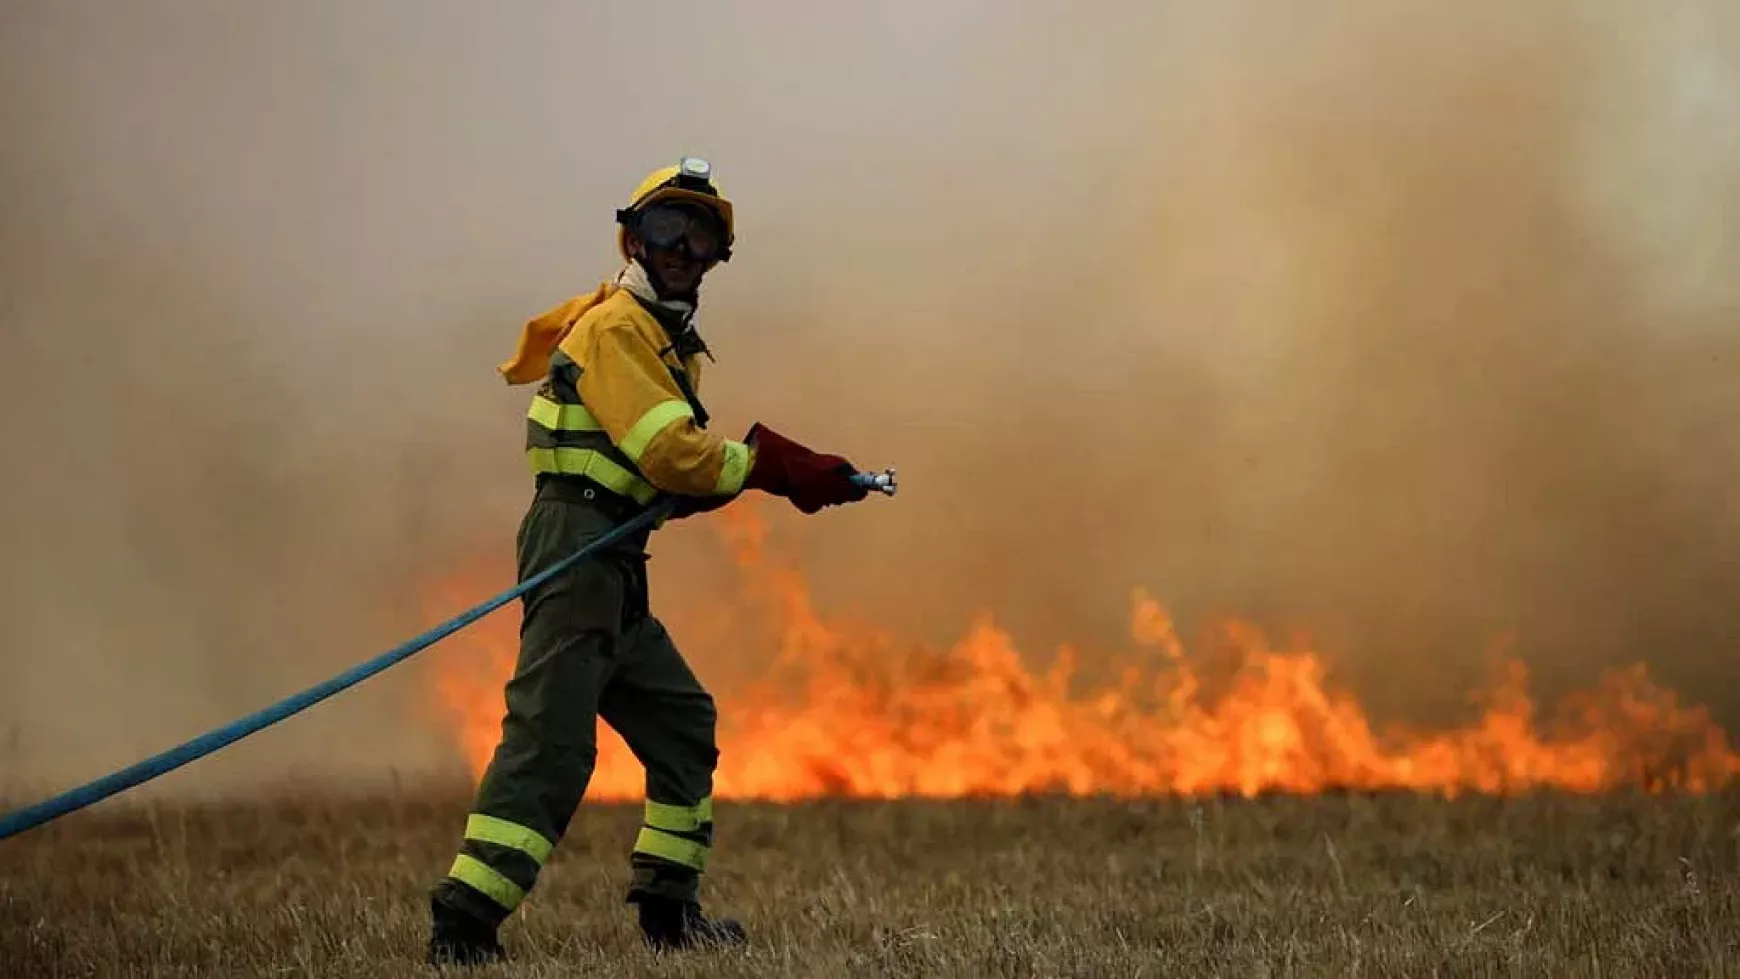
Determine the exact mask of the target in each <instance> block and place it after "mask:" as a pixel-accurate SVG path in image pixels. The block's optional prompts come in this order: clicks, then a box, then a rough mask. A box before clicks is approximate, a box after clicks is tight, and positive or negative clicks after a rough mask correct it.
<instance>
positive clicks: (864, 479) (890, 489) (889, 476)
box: [852, 466, 899, 496]
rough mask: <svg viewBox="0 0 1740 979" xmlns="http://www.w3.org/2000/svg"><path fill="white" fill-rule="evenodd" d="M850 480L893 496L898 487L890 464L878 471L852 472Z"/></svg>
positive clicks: (876, 491) (873, 490) (871, 489)
mask: <svg viewBox="0 0 1740 979" xmlns="http://www.w3.org/2000/svg"><path fill="white" fill-rule="evenodd" d="M852 482H854V483H857V484H858V485H859V486H862V487H864V488H865V489H868V490H870V491H872V492H875V493H881V494H883V495H884V496H893V495H894V493H895V491H896V490H897V489H898V488H899V487H898V485H897V484H896V483H895V480H894V467H892V466H890V467H888V468H887V469H884V470H882V471H881V472H879V473H868V472H858V473H853V474H852Z"/></svg>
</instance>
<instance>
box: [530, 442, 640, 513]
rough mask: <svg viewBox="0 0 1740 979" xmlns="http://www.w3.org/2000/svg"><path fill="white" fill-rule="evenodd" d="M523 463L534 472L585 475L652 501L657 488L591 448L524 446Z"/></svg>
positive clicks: (635, 498) (603, 484) (637, 498)
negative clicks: (525, 447) (531, 447)
mask: <svg viewBox="0 0 1740 979" xmlns="http://www.w3.org/2000/svg"><path fill="white" fill-rule="evenodd" d="M526 462H527V463H528V464H529V465H530V466H531V469H532V472H534V473H560V474H562V475H565V476H585V477H587V478H588V479H591V480H594V481H595V482H597V483H598V484H599V485H600V486H603V487H604V488H605V489H608V490H611V491H612V492H615V493H621V494H622V495H623V496H627V497H630V498H632V499H634V500H635V502H637V503H651V502H652V499H653V497H655V496H657V495H658V490H657V489H654V488H653V485H652V484H651V483H649V482H647V481H646V480H644V479H642V478H640V477H639V476H637V475H635V474H634V473H632V472H629V471H628V470H627V469H624V468H622V467H621V466H619V465H617V464H616V463H614V462H612V461H610V460H609V459H607V458H605V457H604V456H603V455H602V454H600V453H599V452H597V451H596V450H594V449H527V450H526Z"/></svg>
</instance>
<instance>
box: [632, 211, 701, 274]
mask: <svg viewBox="0 0 1740 979" xmlns="http://www.w3.org/2000/svg"><path fill="white" fill-rule="evenodd" d="M633 227H634V231H635V233H636V234H638V235H640V237H641V239H642V240H644V241H645V242H646V243H647V244H649V245H651V246H652V247H654V248H675V247H676V246H677V244H678V243H679V242H680V243H682V244H683V246H684V247H685V248H687V249H688V252H689V254H690V255H692V256H694V257H695V258H698V259H700V260H701V261H707V260H709V259H712V258H715V257H717V256H718V255H719V251H720V246H721V245H723V244H724V241H723V235H721V234H720V230H719V222H718V220H717V219H716V218H714V217H713V215H711V214H709V213H707V212H706V211H704V210H701V209H699V208H696V207H680V206H677V205H672V204H654V205H653V206H652V207H649V208H647V209H646V210H644V211H640V212H638V213H637V214H636V215H635V219H634V226H633Z"/></svg>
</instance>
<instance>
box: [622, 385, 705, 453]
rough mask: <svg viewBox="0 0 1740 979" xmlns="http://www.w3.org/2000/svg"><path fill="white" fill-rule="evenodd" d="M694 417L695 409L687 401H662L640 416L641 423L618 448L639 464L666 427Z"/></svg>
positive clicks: (635, 426) (629, 432) (623, 438)
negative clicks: (647, 449) (655, 437)
mask: <svg viewBox="0 0 1740 979" xmlns="http://www.w3.org/2000/svg"><path fill="white" fill-rule="evenodd" d="M693 417H695V409H694V408H691V407H689V403H688V402H687V401H661V402H659V403H658V404H656V405H653V406H652V408H651V410H649V411H648V412H647V413H646V414H644V415H642V416H640V421H637V422H635V423H634V427H632V428H630V429H629V430H628V434H627V435H624V436H623V437H622V441H621V442H620V443H618V444H617V446H616V447H617V448H618V449H621V450H622V454H623V455H625V456H628V457H629V458H630V459H633V460H634V461H635V463H636V464H638V463H639V462H640V456H641V453H643V452H645V451H646V447H647V446H648V445H649V444H651V443H652V440H653V436H655V435H657V434H658V433H660V432H662V431H664V430H665V426H667V425H669V424H670V423H671V422H674V421H676V420H677V419H679V418H693Z"/></svg>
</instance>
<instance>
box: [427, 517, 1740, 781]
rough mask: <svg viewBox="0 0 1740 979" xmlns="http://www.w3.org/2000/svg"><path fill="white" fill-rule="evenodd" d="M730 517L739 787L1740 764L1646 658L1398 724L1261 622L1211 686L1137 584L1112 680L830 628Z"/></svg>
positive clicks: (1013, 654) (996, 640) (1590, 774)
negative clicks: (764, 633)
mask: <svg viewBox="0 0 1740 979" xmlns="http://www.w3.org/2000/svg"><path fill="white" fill-rule="evenodd" d="M714 523H715V525H717V526H719V527H721V528H723V530H724V531H725V533H726V536H727V539H728V541H729V543H730V544H731V546H732V549H733V553H734V555H735V558H736V563H737V567H738V569H739V571H740V572H741V573H742V575H743V577H744V582H745V595H746V599H745V600H743V601H742V602H741V603H740V604H741V605H742V606H745V607H753V608H755V609H758V610H759V611H760V612H761V613H762V614H765V615H766V616H768V617H769V622H770V625H771V627H772V629H773V634H774V635H775V636H776V637H777V642H778V649H777V656H775V658H774V659H773V669H772V670H771V671H770V673H771V674H772V676H773V677H774V679H771V680H764V681H761V682H758V683H756V684H753V685H751V686H749V687H748V688H747V689H743V690H740V691H732V692H730V693H729V694H722V695H720V697H719V700H720V715H721V716H720V732H719V736H720V751H721V759H720V767H719V770H718V774H717V778H716V785H715V791H716V794H717V795H718V796H720V797H721V798H756V799H769V800H796V799H806V798H814V797H819V796H853V797H866V798H896V797H903V796H929V797H963V796H986V795H1014V794H1020V793H1027V792H1062V793H1069V794H1074V795H1096V794H1106V795H1121V796H1140V795H1161V794H1185V795H1193V794H1204V793H1223V792H1232V793H1239V794H1241V795H1245V796H1250V795H1255V794H1257V793H1261V792H1265V791H1283V792H1294V793H1314V792H1321V791H1324V790H1329V789H1362V790H1375V789H1406V790H1418V791H1429V792H1435V793H1439V794H1443V795H1456V794H1460V793H1468V792H1479V793H1506V792H1517V791H1523V790H1528V789H1535V788H1552V789H1559V790H1566V791H1574V792H1599V791H1605V790H1610V789H1617V788H1626V787H1630V788H1641V789H1645V790H1649V791H1663V790H1675V791H1692V792H1702V791H1708V790H1711V789H1714V788H1717V787H1719V786H1722V785H1725V784H1727V783H1729V782H1730V780H1732V779H1734V778H1735V777H1736V776H1737V775H1740V755H1737V754H1736V753H1735V752H1734V751H1733V750H1732V749H1731V747H1730V746H1729V743H1728V739H1727V737H1726V735H1725V734H1724V732H1723V731H1722V730H1721V728H1720V727H1718V726H1717V725H1716V724H1715V723H1714V722H1713V721H1712V720H1711V719H1710V717H1709V716H1708V714H1707V713H1706V712H1705V711H1704V710H1703V709H1702V708H1698V707H1690V706H1684V705H1682V704H1681V703H1680V702H1679V700H1678V698H1677V697H1676V696H1675V694H1674V693H1673V692H1672V691H1669V690H1664V689H1662V688H1660V687H1658V686H1656V685H1655V684H1653V683H1652V682H1651V681H1650V679H1649V677H1648V675H1647V672H1646V670H1645V668H1644V667H1643V666H1641V665H1639V666H1634V667H1632V668H1630V669H1628V670H1624V671H1619V672H1615V673H1610V674H1608V675H1607V676H1605V677H1603V679H1602V680H1601V682H1600V683H1599V684H1598V686H1597V687H1596V688H1594V689H1593V690H1591V691H1587V692H1584V693H1581V694H1577V695H1575V696H1572V697H1570V698H1568V699H1567V700H1566V701H1565V702H1564V703H1563V704H1561V705H1560V709H1559V711H1558V713H1557V716H1556V718H1555V722H1554V723H1551V724H1545V723H1542V722H1540V721H1538V720H1537V715H1536V708H1535V704H1534V702H1533V700H1532V699H1531V698H1530V695H1529V692H1528V674H1527V671H1526V669H1525V668H1524V667H1523V666H1522V664H1520V663H1517V662H1514V661H1512V662H1508V663H1506V664H1505V665H1504V668H1503V671H1502V675H1501V677H1500V679H1499V681H1498V682H1497V683H1496V684H1494V685H1493V687H1492V689H1490V690H1488V691H1486V692H1485V694H1484V695H1483V696H1482V697H1481V700H1482V702H1483V703H1484V705H1485V707H1484V711H1483V713H1482V714H1481V716H1480V717H1479V718H1478V719H1477V720H1475V721H1474V722H1473V723H1471V724H1469V725H1467V726H1465V727H1461V728H1457V729H1453V730H1446V731H1437V732H1429V731H1419V730H1405V729H1395V730H1389V731H1385V732H1383V733H1381V734H1380V733H1378V732H1374V731H1373V729H1372V725H1371V723H1370V722H1369V720H1368V718H1367V716H1366V712H1365V710H1364V709H1363V708H1362V707H1361V705H1360V703H1359V701H1358V700H1357V699H1356V698H1355V697H1353V696H1352V695H1351V694H1349V693H1347V692H1345V691H1340V690H1336V689H1333V688H1331V687H1329V686H1326V683H1325V666H1324V662H1323V660H1322V658H1321V657H1320V656H1318V655H1316V654H1315V653H1312V652H1309V651H1277V650H1275V649H1273V648H1271V647H1270V644H1269V642H1268V640H1267V639H1266V638H1265V636H1264V635H1263V633H1262V632H1261V631H1260V630H1258V629H1255V628H1253V627H1251V626H1248V625H1244V624H1241V623H1236V622H1235V623H1231V624H1228V625H1226V626H1224V627H1223V628H1222V630H1221V631H1222V634H1223V638H1224V639H1225V640H1226V641H1228V642H1229V643H1230V645H1231V646H1232V647H1233V648H1234V649H1235V650H1236V651H1237V654H1238V655H1237V657H1236V664H1235V665H1234V666H1233V667H1232V668H1231V670H1230V675H1228V676H1227V677H1225V678H1219V677H1216V678H1214V679H1213V680H1212V681H1211V678H1210V676H1209V670H1208V669H1207V667H1206V666H1205V664H1203V663H1201V662H1199V661H1198V660H1196V659H1194V658H1193V657H1192V656H1191V655H1189V654H1188V653H1187V651H1186V649H1185V647H1184V645H1183V644H1182V642H1181V641H1180V640H1179V638H1178V636H1177V634H1176V633H1175V631H1174V629H1173V624H1172V621H1171V618H1170V616H1169V615H1168V614H1167V612H1166V610H1165V609H1164V608H1162V607H1161V606H1160V604H1159V603H1157V602H1155V601H1154V600H1153V599H1151V598H1149V597H1148V596H1147V595H1145V594H1143V593H1141V592H1137V594H1136V595H1135V600H1134V613H1133V617H1132V620H1131V635H1132V637H1133V639H1134V640H1135V643H1136V648H1135V650H1133V651H1132V652H1131V653H1129V654H1127V655H1126V656H1125V658H1124V660H1123V661H1122V662H1121V663H1120V667H1121V669H1120V670H1119V671H1118V673H1119V676H1118V679H1117V680H1116V681H1115V682H1112V683H1109V684H1099V685H1098V686H1097V688H1094V689H1087V690H1082V689H1079V687H1080V686H1081V685H1082V677H1081V676H1080V675H1079V671H1078V670H1077V668H1076V657H1075V655H1074V654H1073V653H1072V652H1071V651H1070V650H1068V649H1065V650H1062V651H1061V652H1060V653H1059V655H1058V656H1057V657H1056V658H1055V660H1054V661H1053V663H1052V665H1051V666H1050V668H1049V669H1047V670H1045V671H1043V672H1036V671H1034V670H1032V669H1030V668H1029V667H1028V666H1027V665H1026V664H1025V662H1024V660H1023V658H1022V656H1021V654H1020V653H1019V651H1018V650H1016V648H1015V647H1014V645H1013V644H1012V642H1011V640H1010V637H1009V636H1008V634H1006V633H1005V632H1003V631H1001V630H1000V629H998V628H997V626H996V625H995V624H994V623H993V622H992V621H991V619H990V618H989V617H981V618H980V619H979V620H978V621H977V622H976V623H974V624H973V626H972V627H971V628H970V629H969V630H968V631H967V633H966V635H965V636H964V637H962V638H961V639H960V640H959V641H957V642H956V643H954V644H953V645H952V646H950V647H948V648H946V649H937V648H925V647H922V646H917V645H914V644H911V643H902V642H900V641H899V640H898V639H897V638H896V637H894V636H891V635H888V634H886V633H885V632H883V631H881V630H878V629H876V628H874V627H871V626H863V625H858V624H849V623H844V622H839V621H830V620H829V619H826V618H824V617H823V616H821V615H820V614H818V612H817V611H816V609H815V608H814V606H813V605H812V603H811V601H810V597H809V591H808V588H807V587H806V585H805V582H804V580H803V578H802V576H801V575H800V574H799V573H798V572H797V571H796V570H795V569H794V568H793V567H791V566H790V565H788V564H784V563H782V562H780V561H778V560H776V559H774V558H773V557H772V556H771V555H770V552H769V551H768V549H767V547H766V546H765V545H766V537H767V528H766V525H765V524H764V522H763V521H762V520H761V518H760V517H759V515H758V513H757V512H756V511H755V510H754V509H753V507H751V506H748V505H747V504H744V503H739V504H736V505H734V506H733V507H732V508H731V509H730V510H728V511H725V512H724V513H722V514H721V515H719V517H716V518H714ZM444 591H446V592H447V593H448V594H449V595H451V594H453V593H454V592H455V590H454V589H444ZM443 604H444V605H445V604H447V603H446V602H444V603H443ZM736 614H737V615H738V616H744V615H749V614H751V613H749V612H746V611H744V610H743V609H741V608H740V609H738V610H737V612H736ZM516 628H517V615H516V614H515V613H514V612H513V611H512V610H504V611H503V612H502V613H500V614H498V615H497V616H494V617H492V618H490V619H488V620H486V621H484V622H483V623H480V624H479V625H478V626H475V627H473V629H472V630H470V631H469V632H467V633H462V634H461V636H460V637H459V638H457V639H455V640H454V641H453V642H454V644H455V645H459V646H462V647H463V652H462V653H461V654H460V655H457V656H455V655H448V656H446V657H444V658H443V659H442V660H441V662H440V671H439V674H438V677H437V694H438V699H439V701H440V706H441V709H442V711H443V712H444V713H445V714H447V715H448V716H450V717H451V718H452V719H453V720H455V721H457V725H456V727H455V728H454V730H455V731H456V733H457V737H458V744H459V747H460V748H461V750H462V751H463V752H464V754H465V757H466V759H467V761H468V762H469V763H470V765H471V768H472V771H473V773H474V774H480V773H481V772H482V769H483V767H484V765H485V764H486V763H487V762H488V760H489V757H490V754H491V752H492V751H493V749H494V746H495V742H496V737H497V735H498V733H499V723H500V717H501V712H502V706H501V704H502V700H501V688H502V684H503V682H504V681H505V680H506V679H507V676H508V675H509V674H510V673H511V672H512V668H513V660H514V652H515V639H514V636H515V634H516V633H515V630H516ZM703 672H704V671H703ZM600 734H601V737H600V747H599V757H598V765H597V769H596V774H595V775H594V778H593V782H592V785H591V787H590V789H589V790H588V793H587V796H588V798H593V799H617V800H635V799H639V798H640V797H641V793H642V786H643V784H644V783H643V775H642V771H641V768H640V766H639V764H638V763H637V762H636V761H635V760H634V758H633V756H632V755H630V754H629V752H628V750H627V748H626V747H625V746H624V745H623V744H622V742H621V741H620V740H619V739H617V738H616V737H615V735H614V734H613V733H610V732H609V729H608V727H606V726H604V725H600Z"/></svg>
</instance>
